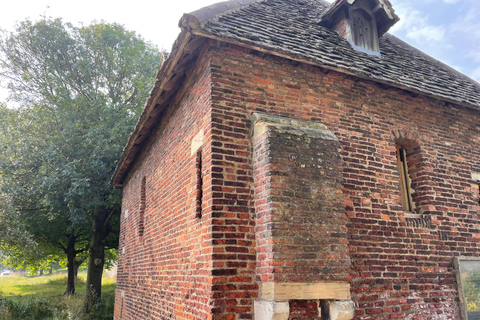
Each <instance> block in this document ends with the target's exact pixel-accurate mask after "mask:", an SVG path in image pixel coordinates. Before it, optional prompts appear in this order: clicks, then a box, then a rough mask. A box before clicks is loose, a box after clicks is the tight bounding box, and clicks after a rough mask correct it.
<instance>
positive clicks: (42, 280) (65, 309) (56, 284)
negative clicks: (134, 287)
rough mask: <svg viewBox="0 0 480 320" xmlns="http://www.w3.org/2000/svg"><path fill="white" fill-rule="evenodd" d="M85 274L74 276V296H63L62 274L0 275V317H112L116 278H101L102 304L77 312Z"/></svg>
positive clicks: (64, 279)
mask: <svg viewBox="0 0 480 320" xmlns="http://www.w3.org/2000/svg"><path fill="white" fill-rule="evenodd" d="M85 279H86V274H85V273H82V274H79V275H78V282H77V285H76V287H75V288H76V295H75V296H73V297H64V296H63V293H64V291H65V288H66V284H67V276H66V275H65V274H55V275H51V276H48V275H47V276H36V277H23V276H16V275H10V276H6V277H0V298H6V300H4V301H3V303H2V306H0V320H7V319H9V320H15V319H18V320H20V319H22V320H40V319H51V320H68V319H72V320H89V319H104V320H106V319H112V318H113V303H114V292H115V285H116V279H114V278H109V277H104V278H103V286H102V303H101V304H100V305H99V306H97V310H94V312H92V313H91V314H90V315H85V314H83V313H82V312H81V308H82V303H83V296H84V293H85Z"/></svg>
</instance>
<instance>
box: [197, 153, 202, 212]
mask: <svg viewBox="0 0 480 320" xmlns="http://www.w3.org/2000/svg"><path fill="white" fill-rule="evenodd" d="M195 173H196V187H197V190H196V208H195V210H196V217H197V218H202V202H203V173H202V150H201V149H200V150H199V151H197V156H196V159H195Z"/></svg>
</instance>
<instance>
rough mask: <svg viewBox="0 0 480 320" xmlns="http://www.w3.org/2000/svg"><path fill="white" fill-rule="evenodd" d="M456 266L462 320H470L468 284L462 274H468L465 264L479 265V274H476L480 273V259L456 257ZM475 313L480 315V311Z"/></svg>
mask: <svg viewBox="0 0 480 320" xmlns="http://www.w3.org/2000/svg"><path fill="white" fill-rule="evenodd" d="M454 264H455V270H456V277H457V286H458V294H459V298H460V309H461V311H462V319H464V320H468V319H469V317H468V315H469V314H468V313H469V311H468V306H467V301H466V299H467V296H466V294H465V289H466V286H467V283H466V279H464V276H463V275H462V272H463V273H465V272H467V269H468V268H466V265H465V264H470V265H471V264H476V265H478V267H476V268H477V269H478V272H475V274H478V273H480V257H455V258H454ZM479 294H480V292H479ZM475 313H477V314H476V316H478V315H479V314H480V311H475Z"/></svg>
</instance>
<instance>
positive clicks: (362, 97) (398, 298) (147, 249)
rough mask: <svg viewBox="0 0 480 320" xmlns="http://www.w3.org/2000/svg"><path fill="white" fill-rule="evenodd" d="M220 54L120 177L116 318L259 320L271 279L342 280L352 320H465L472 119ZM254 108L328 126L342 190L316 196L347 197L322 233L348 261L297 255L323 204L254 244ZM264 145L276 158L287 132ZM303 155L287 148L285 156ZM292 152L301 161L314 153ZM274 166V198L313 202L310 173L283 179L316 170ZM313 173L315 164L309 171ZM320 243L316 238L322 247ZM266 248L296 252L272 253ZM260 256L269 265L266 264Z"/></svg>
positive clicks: (473, 233)
mask: <svg viewBox="0 0 480 320" xmlns="http://www.w3.org/2000/svg"><path fill="white" fill-rule="evenodd" d="M210 45H211V48H210V50H209V51H208V52H207V54H206V56H205V57H202V59H201V60H199V62H198V66H199V67H198V68H197V69H196V70H197V72H196V74H195V75H191V76H190V77H189V78H188V79H187V85H186V86H185V87H184V89H182V94H179V95H178V96H177V98H176V100H175V103H174V104H173V105H171V106H170V107H169V109H168V110H166V111H165V115H164V117H163V120H162V124H159V129H158V133H157V134H156V135H155V136H154V137H153V138H152V140H151V143H150V145H149V147H148V148H147V149H145V151H144V152H143V155H142V157H141V159H140V161H138V163H137V164H136V166H135V167H134V169H133V170H132V171H131V172H130V174H129V177H128V180H127V182H126V183H125V186H124V200H123V209H122V231H121V239H120V241H121V242H120V258H119V276H118V288H117V295H116V312H115V319H153V318H155V319H215V320H220V319H221V320H237V319H254V315H253V309H254V308H253V304H254V301H255V300H256V299H258V298H259V292H260V290H261V282H262V277H264V276H265V277H267V278H266V279H268V280H269V281H273V282H276V281H278V282H284V281H285V279H287V280H288V281H291V282H308V281H323V280H334V281H339V282H348V284H349V285H350V294H351V299H352V300H353V301H354V302H355V319H357V320H360V319H362V320H369V319H380V320H382V319H395V318H397V319H416V320H421V319H459V318H460V307H459V298H458V297H459V295H458V289H457V284H456V280H455V269H454V264H453V258H454V257H455V256H461V255H464V256H478V255H479V249H478V244H479V242H480V227H479V226H480V224H479V213H478V210H479V204H478V185H477V183H476V181H474V180H473V179H472V175H471V174H472V171H475V170H476V169H475V168H477V167H478V166H479V165H478V163H479V162H480V138H479V134H478V130H479V129H478V128H479V127H480V126H479V120H478V119H479V117H478V111H476V110H473V109H469V108H465V107H461V106H458V105H454V104H451V103H445V102H442V101H440V100H436V99H433V98H430V97H426V96H422V95H418V94H412V93H409V92H407V91H403V90H401V89H397V88H392V87H388V86H385V85H379V84H377V83H375V82H371V81H366V80H362V79H359V78H356V77H354V76H348V75H345V74H341V73H337V72H335V71H326V70H324V69H322V68H318V67H314V66H311V65H308V64H302V63H298V62H292V61H290V60H287V59H283V58H278V57H273V56H269V55H266V54H263V53H259V52H256V51H249V50H247V49H245V48H240V47H236V46H233V45H219V44H217V43H216V42H211V43H210ZM254 113H263V114H268V115H274V116H281V117H283V118H288V119H295V120H301V121H308V122H313V123H321V124H324V125H326V127H327V128H328V130H329V131H331V132H332V133H333V134H334V135H335V137H336V138H337V139H338V141H337V143H338V147H339V149H340V155H341V165H338V170H339V174H340V175H339V177H338V180H336V181H337V182H336V183H338V184H339V186H338V188H339V190H340V191H341V193H340V194H336V193H334V194H328V193H325V194H321V195H322V197H324V199H325V201H327V202H329V201H331V203H338V202H340V203H341V205H340V206H339V207H340V208H338V210H339V211H338V212H336V213H335V214H337V213H341V215H342V217H339V218H338V219H339V221H343V222H342V223H344V225H343V226H331V228H332V230H323V232H325V233H326V234H328V235H329V236H330V239H331V238H332V237H333V235H332V233H335V234H338V235H339V237H338V238H339V241H338V248H341V250H340V252H341V254H343V255H339V256H338V257H337V256H335V257H330V258H331V259H330V258H329V257H327V256H325V260H321V259H320V260H315V259H308V254H307V253H300V252H299V250H303V249H305V248H307V246H303V245H300V246H299V247H296V246H295V242H296V241H297V243H299V242H298V241H300V243H301V242H302V241H305V239H302V237H301V232H300V230H297V231H298V232H296V231H294V230H292V229H293V227H294V225H298V226H302V227H301V229H302V230H307V231H308V232H311V231H312V229H309V228H310V227H312V226H313V225H315V221H312V220H311V218H310V217H311V215H315V214H317V210H316V209H315V210H314V209H308V210H306V211H303V213H302V211H301V210H300V209H299V210H298V211H296V210H291V211H288V212H289V215H290V214H291V215H292V217H293V218H295V217H300V216H301V215H302V214H305V217H304V218H303V219H301V221H299V222H298V223H296V222H295V223H294V222H293V221H289V222H288V223H283V224H282V223H278V224H277V226H279V228H278V229H277V230H275V232H277V235H279V238H282V239H285V241H286V242H285V243H275V245H273V243H272V246H270V247H268V246H267V244H266V243H263V242H262V241H261V240H259V238H258V236H257V237H256V233H257V235H258V234H259V232H260V233H261V232H263V231H262V227H263V226H264V225H265V224H264V223H263V221H262V220H261V219H262V217H259V216H256V212H258V210H257V211H256V207H257V209H258V206H261V203H259V202H257V200H258V199H259V198H258V197H257V196H258V195H260V193H259V192H260V190H257V188H258V186H257V185H256V184H255V183H256V181H259V180H255V179H256V177H255V176H254V170H257V168H255V163H259V162H258V161H259V159H256V158H255V152H256V151H255V144H257V146H259V147H261V146H260V144H261V143H260V142H259V141H257V142H255V140H254V139H252V136H251V135H250V130H251V119H252V115H253V114H254ZM200 129H204V130H205V143H204V144H203V149H202V157H203V158H202V160H203V161H202V167H203V168H202V170H203V177H204V178H203V193H202V197H203V204H202V217H201V219H198V218H197V215H196V212H197V210H196V205H195V204H196V199H197V198H196V196H197V193H196V192H194V191H195V187H196V186H197V185H198V183H197V175H196V172H197V171H196V170H195V154H194V155H193V156H191V151H190V149H189V148H190V142H191V140H192V138H193V137H194V136H195V134H197V132H198V131H199V130H200ZM270 137H271V140H270V141H271V143H277V146H276V148H277V149H279V150H282V144H283V142H282V141H284V140H283V139H284V138H285V137H286V136H278V135H277V136H276V137H275V136H274V134H273V133H272V135H271V136H270ZM408 143H410V144H408ZM397 144H408V145H406V147H407V148H408V147H410V146H413V147H412V148H414V149H415V148H416V149H415V151H414V152H413V153H411V156H412V160H411V161H412V163H411V164H410V165H411V166H412V174H413V175H414V177H412V179H413V180H414V181H413V184H412V186H413V188H414V189H415V192H416V193H417V194H415V199H416V201H417V202H418V205H417V207H416V210H417V211H416V212H406V211H404V210H403V207H402V204H401V191H400V180H399V174H398V167H397V159H396V145H397ZM296 147H297V146H296V145H294V144H292V145H288V144H285V148H286V149H288V148H291V150H289V151H288V152H287V153H288V154H291V153H293V151H292V150H294V149H295V148H296ZM286 149H283V150H282V151H286ZM298 150H299V151H300V153H301V154H299V156H302V155H305V154H306V153H308V151H310V149H309V150H304V149H301V148H300V149H298ZM312 150H313V149H312ZM412 150H413V149H412ZM417 155H421V156H417ZM277 159H278V163H277V164H276V165H278V166H279V170H278V171H275V170H274V169H273V168H272V169H271V172H273V173H275V174H276V175H277V176H278V178H277V179H278V180H275V183H276V185H275V186H274V187H272V190H273V192H277V194H275V196H276V197H279V196H285V197H286V198H285V199H284V200H285V201H284V202H285V203H296V201H301V199H311V198H312V196H313V193H312V189H308V190H302V189H301V188H298V187H299V184H300V180H301V179H294V180H289V178H295V177H297V178H298V174H302V175H303V174H306V173H305V172H306V170H307V168H306V167H305V168H302V170H299V171H298V172H296V173H292V176H290V177H289V176H281V175H280V173H281V172H288V173H291V172H289V171H288V170H287V169H286V168H288V166H289V162H288V161H284V162H282V161H283V160H282V161H280V160H281V159H283V158H282V157H281V156H280V155H279V156H278V157H277ZM291 164H293V163H291ZM413 167H415V168H413ZM477 171H478V170H477ZM275 174H273V177H274V176H275ZM315 174H317V172H316V171H314V169H313V168H312V176H311V177H309V178H312V179H313V178H314V177H315ZM143 177H146V209H145V219H144V236H143V241H139V239H138V231H137V230H135V228H137V226H138V223H136V219H138V218H137V217H138V212H139V209H140V192H141V180H142V178H143ZM295 183H297V185H295ZM292 185H294V186H295V188H296V189H295V192H293V193H292V190H291V189H290V187H291V186H292ZM319 188H320V186H319ZM319 194H320V193H319ZM330 196H331V198H330ZM287 207H288V206H287V205H285V208H287ZM331 207H332V208H333V206H331ZM335 207H336V206H335ZM127 210H128V216H127V215H126V212H127ZM286 212H287V211H286ZM335 219H337V218H335ZM312 224H313V225H312ZM282 225H283V226H285V228H284V229H282ZM326 226H328V224H326ZM255 228H257V229H255ZM265 232H267V231H265ZM272 234H273V233H272ZM289 234H292V235H294V236H295V237H296V238H295V239H288V237H287V236H288V235H289ZM312 235H313V234H312ZM318 236H319V237H322V235H320V234H319V235H318ZM335 237H336V236H335ZM272 241H273V240H272ZM317 242H318V239H312V242H311V243H312V244H315V246H317V245H318V246H321V244H318V243H317ZM309 244H310V242H309ZM267 247H268V249H269V250H270V249H272V248H276V250H277V252H280V251H282V252H283V253H285V254H286V255H288V254H292V256H291V257H290V258H288V257H286V256H285V257H286V258H285V259H283V260H276V259H274V257H275V254H274V251H270V252H269V251H268V250H266V249H267ZM330 248H331V246H330ZM264 249H265V250H264ZM322 251H323V249H322ZM293 252H295V253H293ZM317 252H318V251H317ZM270 253H272V255H270V256H268V254H270ZM301 254H306V256H304V258H305V259H302V257H301V256H300V255H301ZM325 254H327V255H328V254H331V253H330V252H328V253H327V252H325ZM263 255H265V256H263ZM277 257H278V256H277ZM337 258H338V259H337ZM329 259H330V260H332V261H335V264H334V265H333V266H331V265H328V263H326V261H329ZM266 261H271V262H272V263H271V265H269V264H266V265H265V268H266V269H265V270H264V269H263V267H264V265H262V263H263V262H266ZM294 261H297V262H298V263H299V264H300V265H301V264H302V263H303V262H305V265H301V267H300V268H298V269H296V270H295V268H296V267H297V266H295V267H294V268H292V266H290V265H288V263H290V262H292V263H293V262H294ZM316 261H318V262H319V263H316ZM347 261H348V268H344V267H346V262H347ZM277 264H278V265H277ZM319 264H320V265H319ZM289 268H290V269H289ZM328 268H331V271H332V272H331V273H329V272H328ZM274 270H277V271H282V272H283V275H282V272H278V273H276V272H273V271H274ZM295 273H297V276H295V275H294V274H295ZM274 274H278V276H277V275H274ZM315 275H316V277H315ZM305 303H306V304H305ZM315 305H316V306H318V305H319V301H318V300H308V301H299V300H292V301H290V303H289V308H290V319H302V320H303V319H318V318H319V314H318V307H315ZM302 310H303V311H302Z"/></svg>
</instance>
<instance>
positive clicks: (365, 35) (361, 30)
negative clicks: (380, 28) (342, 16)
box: [350, 9, 378, 51]
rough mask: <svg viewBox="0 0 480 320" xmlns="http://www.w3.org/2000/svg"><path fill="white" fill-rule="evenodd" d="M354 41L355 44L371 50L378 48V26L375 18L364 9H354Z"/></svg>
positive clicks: (352, 16)
mask: <svg viewBox="0 0 480 320" xmlns="http://www.w3.org/2000/svg"><path fill="white" fill-rule="evenodd" d="M350 19H351V31H352V42H353V44H354V45H356V46H358V47H361V48H364V49H367V50H371V51H378V50H377V45H376V42H377V30H376V29H377V28H376V26H375V20H374V19H373V17H372V16H371V15H370V14H368V13H367V12H366V11H365V10H363V9H355V10H352V13H351V17H350Z"/></svg>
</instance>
